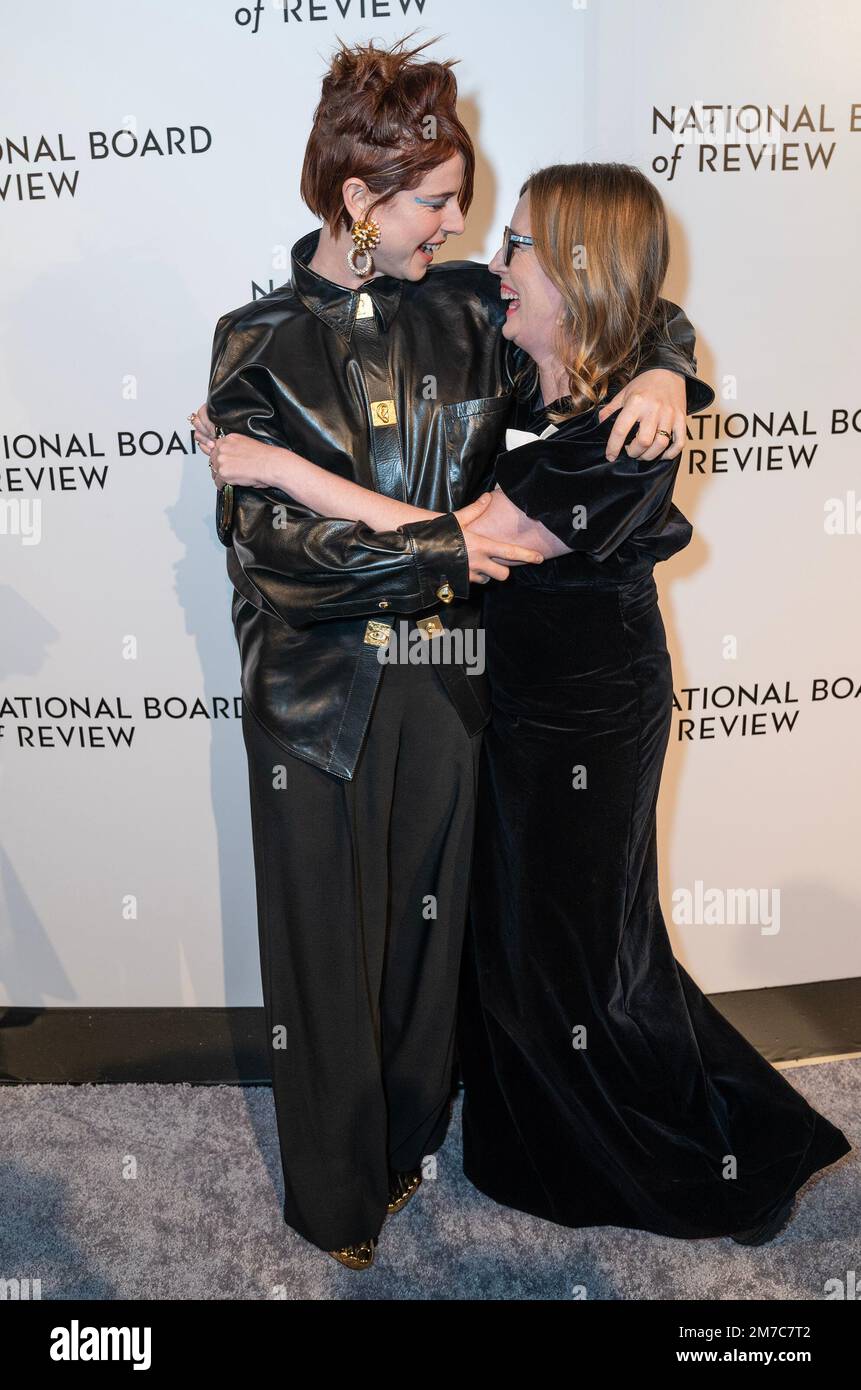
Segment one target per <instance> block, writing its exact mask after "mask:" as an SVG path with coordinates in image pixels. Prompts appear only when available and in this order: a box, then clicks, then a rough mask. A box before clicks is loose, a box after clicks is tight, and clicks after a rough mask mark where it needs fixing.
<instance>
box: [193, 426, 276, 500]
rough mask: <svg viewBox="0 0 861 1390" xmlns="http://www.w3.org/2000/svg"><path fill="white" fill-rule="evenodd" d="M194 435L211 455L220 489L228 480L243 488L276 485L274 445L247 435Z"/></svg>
mask: <svg viewBox="0 0 861 1390" xmlns="http://www.w3.org/2000/svg"><path fill="white" fill-rule="evenodd" d="M194 437H195V439H197V442H198V445H199V447H200V449H201V450H202V451H203V453H205V454H208V455H209V471H210V473H211V474H212V481H213V482H214V483H215V486H216V487H217V488H218V489H219V490H220V489H221V488H223V487H224V485H225V483H235V484H236V485H237V486H239V487H271V486H272V485H273V476H272V471H271V464H272V455H273V453H275V452H276V451H275V450H274V449H273V448H272V445H271V444H261V442H260V440H259V439H249V438H248V436H247V435H245V434H224V435H222V436H221V438H220V439H206V438H203V437H201V438H199V439H198V433H197V430H195V432H194Z"/></svg>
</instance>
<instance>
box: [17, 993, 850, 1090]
mask: <svg viewBox="0 0 861 1390" xmlns="http://www.w3.org/2000/svg"><path fill="white" fill-rule="evenodd" d="M709 998H710V999H711V1002H712V1003H713V1004H714V1005H715V1006H716V1008H718V1009H720V1011H721V1013H722V1014H723V1015H724V1017H725V1018H727V1019H728V1020H729V1022H730V1023H732V1025H733V1026H734V1027H735V1028H737V1029H738V1030H739V1032H740V1033H743V1034H744V1036H745V1037H746V1038H747V1039H748V1040H749V1041H750V1042H751V1043H752V1044H753V1045H754V1047H756V1048H757V1049H758V1051H759V1052H761V1053H762V1055H763V1057H765V1058H766V1059H767V1061H769V1062H791V1061H797V1060H798V1059H800V1058H803V1057H826V1056H831V1055H833V1054H846V1053H858V1052H861V979H849V980H821V981H816V982H814V983H812V984H803V985H782V986H780V987H778V988H776V989H751V990H738V991H734V992H732V993H728V994H712V995H710V996H709ZM264 1027H265V1025H264V1021H263V1010H262V1008H244V1009H224V1008H215V1009H180V1008H177V1009H110V1008H109V1009H84V1008H78V1009H67V1008H60V1009H43V1008H32V1009H27V1008H0V1083H4V1084H6V1085H16V1084H28V1085H57V1084H71V1085H83V1084H87V1083H92V1082H105V1083H108V1082H146V1083H150V1082H155V1083H175V1082H180V1081H188V1082H192V1083H194V1084H195V1085H199V1086H224V1085H228V1086H229V1085H258V1086H267V1085H269V1084H271V1075H270V1071H269V1067H268V1060H267V1049H266V1038H265V1032H264Z"/></svg>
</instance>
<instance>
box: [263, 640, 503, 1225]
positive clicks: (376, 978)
mask: <svg viewBox="0 0 861 1390" xmlns="http://www.w3.org/2000/svg"><path fill="white" fill-rule="evenodd" d="M242 727H243V735H244V740H245V747H246V752H247V755H248V773H249V789H250V796H251V820H252V833H253V845H254V867H255V876H256V885H257V913H258V930H259V940H260V962H261V974H262V986H263V1000H264V1011H265V1020H266V1033H267V1039H268V1042H269V1055H270V1058H271V1063H272V1085H273V1092H274V1099H275V1112H276V1119H277V1124H278V1138H279V1145H280V1151H281V1163H282V1168H283V1173H284V1220H285V1221H286V1222H287V1224H288V1225H289V1226H291V1227H292V1228H293V1229H294V1230H296V1231H297V1232H298V1233H299V1234H300V1235H302V1236H304V1237H305V1238H306V1239H307V1240H309V1241H311V1242H313V1244H315V1245H317V1246H319V1248H320V1249H322V1250H334V1249H337V1248H339V1247H341V1246H344V1245H352V1244H356V1243H358V1242H360V1241H363V1240H367V1239H368V1238H369V1237H371V1236H376V1235H378V1233H379V1231H380V1227H381V1226H382V1224H383V1221H384V1219H385V1216H386V1204H387V1200H388V1188H389V1170H390V1169H397V1170H399V1171H406V1170H408V1169H412V1168H417V1167H419V1166H420V1164H421V1160H422V1157H423V1156H424V1155H425V1154H429V1153H433V1152H434V1151H435V1149H437V1148H438V1147H439V1146H440V1144H441V1143H442V1141H443V1139H444V1137H445V1132H446V1128H447V1125H448V1118H449V1101H450V1095H451V1083H452V1069H453V1062H454V1045H455V1024H456V995H457V983H458V972H459V966H460V958H461V951H462V945H463V934H464V925H465V920H466V911H467V902H468V881H469V870H470V860H471V854H472V836H473V827H474V815H475V792H476V782H477V769H478V756H479V751H480V744H481V734H478V735H476V736H475V737H472V738H471V737H470V736H469V735H468V734H467V732H466V730H465V728H464V726H463V724H462V723H461V721H460V718H459V716H458V714H457V712H456V710H455V708H454V706H453V705H452V703H451V701H450V700H449V697H448V695H447V694H446V691H445V688H444V686H443V684H442V682H441V680H440V678H439V674H438V672H437V671H436V670H435V669H434V667H433V666H432V665H427V666H422V665H406V664H391V665H386V666H384V668H383V674H382V678H381V681H380V685H379V688H378V691H377V697H376V701H375V705H374V709H373V712H372V715H371V720H370V724H369V727H368V732H367V734H366V739H365V743H364V746H363V748H362V752H361V755H360V758H359V761H358V764H357V767H356V771H355V774H354V776H353V779H352V780H351V781H346V780H344V779H342V778H339V777H334V776H332V775H331V774H330V773H327V772H323V771H322V770H320V769H319V768H316V767H313V766H311V765H310V764H309V763H306V762H303V761H302V760H300V759H299V758H295V757H293V756H292V755H291V754H289V753H288V752H287V751H286V750H285V749H284V748H283V747H282V746H281V745H280V744H278V743H276V742H275V741H274V740H273V739H272V738H271V737H270V736H269V734H268V733H267V732H266V730H265V729H264V728H263V726H262V725H261V724H260V722H259V721H258V719H257V718H256V717H255V715H254V714H253V713H252V712H251V710H250V709H249V708H248V706H247V704H246V703H245V701H243V714H242Z"/></svg>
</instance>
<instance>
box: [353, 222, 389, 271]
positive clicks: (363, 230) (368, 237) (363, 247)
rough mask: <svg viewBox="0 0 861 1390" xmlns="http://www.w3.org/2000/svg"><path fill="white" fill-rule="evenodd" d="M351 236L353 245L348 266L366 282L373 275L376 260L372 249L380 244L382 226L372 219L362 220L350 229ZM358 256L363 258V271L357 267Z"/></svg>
mask: <svg viewBox="0 0 861 1390" xmlns="http://www.w3.org/2000/svg"><path fill="white" fill-rule="evenodd" d="M350 236H351V237H352V238H353V245H352V246H351V248H350V250H349V251H348V252H347V265H348V266H349V267H350V269H351V270H352V272H353V274H354V275H358V277H359V279H360V280H365V279H367V277H368V276H369V275H372V274H373V270H374V258H373V256H372V255H371V247H372V246H379V244H380V239H381V236H382V233H381V232H380V224H379V223H378V222H375V221H374V219H373V218H372V217H369V218H367V219H365V218H360V219H359V221H358V222H354V223H353V225H352V227H351V228H350ZM357 256H361V257H362V265H361V269H360V268H359V266H357V265H356V257H357Z"/></svg>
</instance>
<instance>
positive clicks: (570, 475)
mask: <svg viewBox="0 0 861 1390" xmlns="http://www.w3.org/2000/svg"><path fill="white" fill-rule="evenodd" d="M612 427H613V419H612V417H611V418H610V419H608V420H605V421H604V422H603V423H601V422H600V421H599V420H598V412H597V410H590V411H587V412H585V413H584V414H583V415H581V416H578V417H576V419H575V420H573V421H568V422H566V423H565V424H564V425H563V426H562V428H561V429H560V431H559V432H558V433H557V434H555V435H551V436H550V437H549V438H547V439H537V440H535V441H534V442H532V443H528V444H523V445H521V446H520V447H519V448H516V449H512V450H510V451H509V452H507V453H504V454H500V455H499V457H498V458H497V462H496V482H497V483H498V484H499V486H500V488H501V489H502V491H503V492H504V493H505V494H506V496H507V497H508V498H509V499H510V501H511V502H513V503H514V505H515V506H516V507H519V508H520V510H521V511H522V512H524V513H525V515H526V516H528V517H531V519H532V520H533V521H539V522H541V523H542V524H543V525H544V526H546V527H547V529H548V531H552V532H553V534H554V535H555V536H557V537H558V538H559V540H561V541H562V542H563V544H564V545H566V546H567V547H568V549H569V550H572V551H580V552H583V553H585V554H587V555H590V556H591V557H592V558H593V559H595V560H599V561H603V560H606V559H607V557H608V556H609V555H612V554H613V552H614V551H616V550H617V549H618V548H619V546H621V545H622V544H623V542H625V541H627V540H631V539H635V538H637V539H639V540H640V541H641V543H642V545H643V548H644V549H649V550H650V551H651V552H652V553H653V554H654V555H655V556H656V558H665V556H666V555H667V554H670V553H672V551H673V550H677V549H679V548H680V547H681V545H685V544H687V542H688V540H690V537H691V534H692V531H691V527H690V523H689V522H688V521H687V520H686V519H685V518H684V517H683V516H682V513H681V512H680V511H679V510H678V508H676V507H675V506H674V505H673V502H672V493H673V485H674V483H675V480H676V474H677V472H678V468H679V459H678V458H672V459H668V458H665V457H663V455H661V456H660V457H658V458H656V459H651V460H644V459H635V458H631V457H630V456H629V454H628V453H627V451H626V450H625V449H623V450H622V451H621V452H620V454H619V455H618V457H617V458H616V459H615V461H614V462H612V463H610V462H609V461H608V460H607V458H606V457H605V449H606V446H607V440H608V438H609V435H610V432H611V430H612ZM633 434H634V432H633V431H632V433H631V435H630V436H629V438H628V441H626V442H630V441H631V439H632V438H633Z"/></svg>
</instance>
